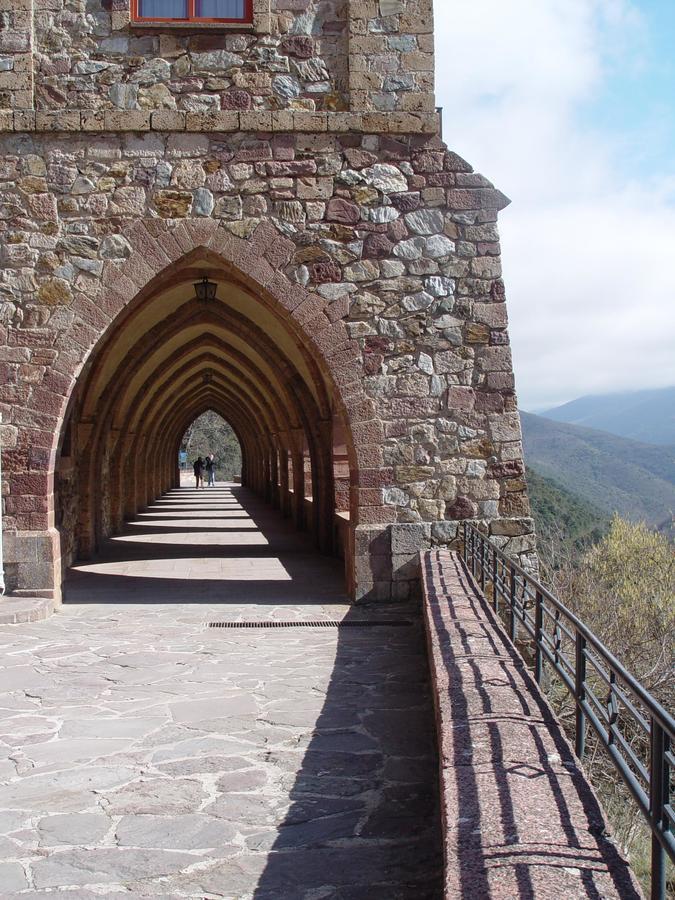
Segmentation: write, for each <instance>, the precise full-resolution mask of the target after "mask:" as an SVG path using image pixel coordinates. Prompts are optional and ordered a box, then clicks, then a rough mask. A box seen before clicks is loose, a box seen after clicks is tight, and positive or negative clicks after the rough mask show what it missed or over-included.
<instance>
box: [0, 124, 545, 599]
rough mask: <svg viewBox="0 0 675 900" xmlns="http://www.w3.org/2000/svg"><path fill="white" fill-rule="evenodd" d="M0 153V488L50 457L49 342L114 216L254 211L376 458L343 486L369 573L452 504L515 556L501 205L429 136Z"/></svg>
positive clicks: (110, 247) (160, 141)
mask: <svg viewBox="0 0 675 900" xmlns="http://www.w3.org/2000/svg"><path fill="white" fill-rule="evenodd" d="M0 150H1V152H2V160H3V162H2V168H1V171H0V175H1V179H2V180H1V182H0V203H1V206H0V215H2V217H3V218H2V219H1V220H0V221H1V222H2V228H3V232H4V234H3V238H4V240H3V250H2V254H3V257H2V263H3V273H2V281H1V282H0V292H1V294H2V299H3V306H2V309H3V318H2V325H1V326H0V345H2V346H0V360H1V362H2V371H3V376H4V377H3V382H4V383H3V386H2V389H1V390H0V401H1V403H2V411H3V419H4V421H6V422H9V423H11V426H10V427H11V428H13V429H14V431H13V432H12V433H13V434H14V435H15V439H16V446H15V447H14V448H10V449H8V450H7V451H6V454H5V459H6V466H7V470H8V479H9V480H10V481H9V483H10V484H12V481H11V479H12V478H15V479H17V480H16V482H15V483H16V484H17V485H20V484H22V481H21V477H22V474H21V473H24V472H25V471H26V470H33V469H37V470H39V469H40V468H43V466H44V463H42V465H41V463H40V459H36V460H35V461H33V458H32V454H35V453H36V452H38V449H39V448H43V450H42V452H43V453H44V454H47V455H48V454H49V449H50V448H51V447H52V446H53V443H54V430H55V429H57V428H59V427H60V426H59V423H58V421H57V419H56V418H55V417H54V415H53V411H54V408H55V407H56V406H57V404H56V402H55V401H56V399H57V398H58V397H60V396H62V395H63V394H64V393H66V392H67V391H68V390H69V385H70V382H69V380H68V379H69V378H71V377H72V376H73V374H74V373H73V372H72V371H71V367H72V362H71V358H70V357H69V355H68V353H67V352H66V350H65V349H64V348H66V347H67V346H68V344H69V342H71V341H75V342H78V341H80V337H79V335H80V333H86V334H87V336H89V335H90V334H91V333H92V328H97V327H100V326H97V325H95V324H94V323H93V322H92V321H91V315H92V314H93V312H94V310H93V309H92V306H91V304H92V302H93V304H94V307H95V305H96V302H97V301H96V297H97V296H98V295H99V293H100V289H101V288H100V280H101V274H102V272H103V269H104V266H105V265H106V264H107V263H110V262H111V261H115V262H116V263H117V264H118V265H123V263H124V260H125V259H126V258H127V257H128V256H129V255H130V254H131V252H132V247H131V245H130V242H129V241H128V240H127V238H126V237H125V233H126V231H127V230H128V229H129V228H131V227H132V226H133V225H134V223H137V222H138V221H139V220H147V221H148V222H152V221H153V220H157V219H163V220H167V224H168V225H169V226H170V227H173V225H174V224H178V223H180V221H182V220H187V219H189V220H195V217H196V218H197V220H198V219H199V217H202V218H208V219H215V220H217V222H218V223H219V224H220V227H221V228H223V229H224V230H225V231H227V232H229V233H231V234H233V235H235V236H237V237H244V238H248V237H250V236H251V235H253V234H254V233H255V231H256V229H257V228H258V227H259V226H260V225H261V223H263V222H269V223H270V224H271V225H272V226H273V228H274V230H275V233H281V234H283V235H284V236H285V239H287V240H289V241H290V242H291V246H292V247H293V248H294V250H293V253H292V255H291V256H290V257H289V259H288V262H287V264H285V265H284V268H283V274H284V275H285V276H286V277H287V278H288V279H289V281H290V283H296V284H297V285H298V286H301V287H303V288H305V289H307V290H309V291H310V292H311V293H313V294H315V295H316V296H317V297H318V298H321V300H322V302H325V303H326V304H327V305H328V306H327V308H328V309H329V311H330V312H329V317H330V318H331V319H332V320H338V321H341V322H343V323H344V327H345V329H346V333H347V336H348V338H349V339H350V341H351V342H352V343H353V345H354V346H355V348H357V352H358V354H359V356H360V359H361V364H362V366H363V371H364V373H365V377H364V380H363V389H364V391H365V394H366V395H367V397H368V398H369V400H370V401H372V408H373V409H374V411H375V412H374V419H373V422H372V424H370V425H369V428H370V429H371V430H373V429H375V430H376V431H377V433H375V431H373V434H372V435H371V438H370V442H371V443H373V444H379V445H380V446H381V463H380V464H379V465H378V467H377V470H376V471H374V472H373V474H372V475H371V476H369V478H370V481H369V482H368V483H363V484H362V485H361V488H362V489H361V493H360V501H359V502H360V515H361V518H362V522H363V524H377V525H380V526H390V525H391V526H395V528H394V529H393V531H392V533H391V534H392V536H391V542H392V543H391V544H381V543H380V544H379V545H377V546H379V547H381V548H382V552H381V553H378V552H377V546H376V547H375V549H373V544H372V540H371V539H372V535H366V536H365V538H364V540H366V541H367V542H368V547H369V548H370V549H368V550H367V551H365V550H363V548H361V549H359V547H358V546H357V548H356V556H357V558H358V557H360V558H361V560H362V565H364V566H367V567H368V568H369V572H370V574H369V575H368V577H369V578H370V579H371V580H374V581H376V580H378V577H377V571H378V569H379V568H382V567H384V568H386V567H387V566H388V567H389V569H390V570H391V566H392V564H393V568H394V570H395V571H396V572H397V573H398V575H399V578H400V579H401V580H404V581H407V582H410V581H412V580H413V579H414V577H415V571H414V570H415V567H416V553H417V551H418V550H419V549H420V548H421V547H425V546H431V545H432V543H434V544H437V543H446V542H448V541H452V540H453V539H454V537H455V535H456V530H457V523H458V522H459V521H461V520H463V519H473V520H479V521H483V522H485V523H486V525H487V526H488V527H489V529H490V531H491V533H492V534H493V535H494V536H495V537H496V539H497V540H498V542H499V543H500V544H501V545H502V546H504V547H505V548H506V549H507V551H509V552H512V553H514V554H516V555H519V556H521V558H523V559H524V561H525V562H527V561H528V559H529V555H530V554H531V552H532V550H533V536H532V522H531V519H530V518H529V508H528V503H527V498H526V486H525V481H524V469H523V463H522V446H521V441H520V425H519V418H518V413H517V408H516V397H515V392H514V383H513V373H512V363H511V355H510V350H509V346H508V334H507V316H506V307H505V303H504V300H505V291H504V285H503V282H502V280H501V264H500V259H499V243H498V235H497V228H496V220H497V213H498V210H499V209H500V208H501V207H503V206H504V205H505V203H506V200H505V198H504V197H503V195H501V194H500V193H499V192H498V191H496V190H495V189H494V188H493V187H492V186H491V185H490V184H489V182H487V181H486V180H485V179H484V178H482V177H481V176H479V175H476V174H475V173H473V172H472V171H471V169H470V167H469V166H468V165H467V164H466V163H465V162H464V161H463V160H462V159H461V158H460V157H458V156H457V155H456V154H454V153H451V152H448V151H447V150H446V149H445V148H444V146H443V145H442V143H441V142H440V141H439V140H438V139H437V138H429V137H428V136H423V135H397V136H387V135H375V134H345V135H331V134H328V133H324V134H300V133H299V134H293V135H291V134H284V135H273V134H269V133H258V134H242V133H239V134H232V135H218V134H184V133H183V134H180V133H179V134H172V133H152V134H147V135H141V134H134V133H130V134H112V133H111V134H104V135H101V136H88V137H87V138H86V139H85V138H83V137H79V136H77V135H72V134H71V135H67V134H64V135H44V134H21V135H13V136H6V137H4V138H3V139H2V142H1V143H0ZM84 304H86V307H84ZM83 308H86V309H88V310H91V312H88V313H84V312H83ZM59 348H60V349H59ZM50 392H54V397H53V399H52V400H51V401H50ZM38 456H39V452H38ZM36 483H38V482H36ZM39 484H40V485H41V484H42V482H41V481H39ZM23 492H24V493H25V492H26V488H25V487H24V488H23ZM17 499H18V498H14V499H13V498H12V497H10V498H8V501H7V502H8V505H7V507H6V513H7V517H6V522H5V525H6V527H7V528H8V529H9V530H12V529H16V530H18V531H22V530H35V529H37V528H40V527H45V526H46V525H47V521H48V515H47V510H46V508H43V506H42V505H41V504H42V500H40V498H39V497H36V498H35V504H36V505H37V508H35V507H34V506H33V505H31V502H30V501H29V500H28V499H25V500H24V501H23V505H21V504H18V505H17ZM10 501H12V502H10ZM368 510H370V513H368ZM106 515H107V514H106ZM378 556H380V557H381V558H379V559H378ZM392 561H393V562H392ZM362 576H363V578H365V577H366V576H365V573H362Z"/></svg>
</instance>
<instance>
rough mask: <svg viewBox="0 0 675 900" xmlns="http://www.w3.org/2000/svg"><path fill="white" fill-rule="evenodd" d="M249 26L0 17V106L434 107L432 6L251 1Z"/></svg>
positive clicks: (29, 12)
mask: <svg viewBox="0 0 675 900" xmlns="http://www.w3.org/2000/svg"><path fill="white" fill-rule="evenodd" d="M254 9H255V15H254V23H253V26H252V27H247V28H241V27H235V28H232V27H228V28H227V29H226V31H225V32H223V28H222V26H221V27H215V28H214V27H213V26H208V25H202V26H200V27H194V26H193V27H187V28H186V27H184V26H183V27H181V26H179V25H176V24H173V25H166V24H162V25H149V24H145V25H141V24H139V23H132V22H131V21H130V13H129V7H128V2H127V0H99V2H92V3H88V4H86V6H85V5H84V4H83V3H80V2H73V0H18V2H17V3H12V4H11V6H10V5H7V9H6V11H5V12H1V13H0V14H1V15H2V16H3V17H4V18H5V20H6V27H5V29H4V30H3V31H0V109H3V108H5V109H17V110H24V109H37V110H40V111H53V110H64V109H68V110H70V111H72V110H77V109H82V110H93V111H98V112H101V111H103V110H182V111H185V112H197V113H200V112H218V111H221V110H283V109H297V110H307V111H316V110H348V109H354V110H381V111H415V112H423V111H426V112H431V111H433V108H434V106H433V104H434V100H433V27H432V14H431V0H358V2H357V0H255V6H254Z"/></svg>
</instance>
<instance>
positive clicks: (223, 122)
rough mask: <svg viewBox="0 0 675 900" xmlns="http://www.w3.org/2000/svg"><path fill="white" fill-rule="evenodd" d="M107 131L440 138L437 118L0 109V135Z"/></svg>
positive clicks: (301, 112)
mask: <svg viewBox="0 0 675 900" xmlns="http://www.w3.org/2000/svg"><path fill="white" fill-rule="evenodd" d="M104 131H136V132H144V131H164V132H166V131H172V132H173V131H177V132H180V131H200V132H207V133H208V132H214V133H215V132H240V131H247V132H289V131H290V132H308V133H317V132H327V133H330V134H344V133H348V132H357V133H360V132H363V133H365V134H429V135H433V134H440V120H439V116H438V115H437V114H436V113H403V112H401V113H398V112H393V113H378V112H363V113H357V112H307V111H305V110H299V111H297V112H294V111H289V110H280V111H272V110H261V111H260V112H251V111H242V112H234V111H221V112H213V113H187V112H184V111H182V110H155V111H150V110H133V109H131V110H122V109H107V110H92V109H83V110H67V111H66V110H62V111H58V112H41V111H37V112H36V111H35V110H0V132H50V133H54V132H59V133H75V134H79V133H92V132H94V133H95V132H104Z"/></svg>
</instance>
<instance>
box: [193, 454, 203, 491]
mask: <svg viewBox="0 0 675 900" xmlns="http://www.w3.org/2000/svg"><path fill="white" fill-rule="evenodd" d="M192 469H193V471H194V473H195V482H196V484H195V487H197V488H198V487H199V486H200V485H201V486H202V487H204V460H203V459H202V458H201V456H198V457H197V459H196V460H195V461H194V465H193V467H192Z"/></svg>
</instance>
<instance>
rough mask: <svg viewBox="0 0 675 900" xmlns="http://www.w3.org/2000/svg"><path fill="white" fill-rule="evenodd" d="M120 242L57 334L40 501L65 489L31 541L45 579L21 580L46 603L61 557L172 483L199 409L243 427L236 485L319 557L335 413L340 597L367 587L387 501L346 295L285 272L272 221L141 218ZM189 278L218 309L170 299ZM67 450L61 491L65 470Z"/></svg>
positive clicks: (326, 547) (330, 543)
mask: <svg viewBox="0 0 675 900" xmlns="http://www.w3.org/2000/svg"><path fill="white" fill-rule="evenodd" d="M119 247H120V252H123V253H124V255H125V258H123V259H117V260H114V261H110V262H108V263H107V264H106V266H105V268H104V271H103V273H102V277H101V287H100V290H99V292H98V294H97V295H96V296H85V295H84V294H79V295H78V296H77V297H76V299H75V302H74V304H73V311H74V312H75V314H76V316H78V317H79V318H80V320H81V323H80V324H79V326H78V327H77V328H76V329H72V330H71V333H69V334H68V335H67V336H64V338H63V339H62V341H63V344H64V346H63V347H62V352H63V353H64V354H65V357H66V359H67V361H68V363H69V365H68V372H67V373H65V372H64V373H63V377H64V379H65V378H67V379H68V383H67V388H66V384H65V381H64V382H63V387H64V388H66V390H64V391H63V392H62V393H63V396H64V399H63V407H62V410H61V412H60V415H59V429H58V432H57V439H56V440H55V441H54V445H53V447H52V451H51V454H50V460H51V467H50V470H49V471H48V472H47V473H46V475H47V479H48V492H49V495H50V496H51V497H53V496H54V492H55V491H57V492H59V493H60V494H61V495H62V497H61V499H60V501H59V504H58V505H56V504H53V503H52V507H53V508H56V514H57V518H58V519H59V521H57V522H55V523H54V524H55V527H53V528H52V529H49V532H48V534H46V535H45V536H44V539H45V546H47V547H50V548H51V551H52V554H53V560H52V562H53V567H52V571H53V582H52V584H49V583H47V584H43V585H35V588H34V589H36V590H37V589H39V590H43V591H45V592H47V591H50V590H51V591H52V592H53V594H54V596H56V597H57V598H58V596H59V593H60V562H61V558H62V557H63V562H64V563H65V564H66V565H67V564H69V563H70V562H71V561H72V559H73V558H75V556H80V557H81V556H84V557H86V556H88V555H90V554H92V553H93V552H95V550H96V546H97V543H98V542H99V541H100V540H101V539H102V538H104V537H106V536H107V535H109V534H111V533H113V532H115V531H116V530H118V529H119V528H120V527H121V524H122V522H123V520H124V518H125V517H126V516H129V515H133V514H134V512H135V511H136V510H137V509H139V508H140V507H142V506H144V505H145V504H147V503H149V502H150V501H151V500H153V499H154V498H155V497H156V496H158V494H159V493H161V492H162V491H163V490H166V489H167V488H169V487H171V486H173V485H174V484H175V483H176V463H175V457H176V454H175V450H176V446H177V442H178V441H179V439H180V435H181V434H182V430H184V427H185V426H186V424H187V423H188V422H189V421H191V420H192V419H193V418H194V417H195V416H196V415H197V414H199V412H200V411H203V409H205V408H207V407H211V408H214V409H216V410H217V411H219V412H220V413H221V414H222V415H224V416H227V418H228V419H229V420H230V421H231V422H232V423H233V425H234V427H235V428H236V429H237V431H238V433H239V435H240V440H241V444H242V451H243V454H244V467H243V477H244V481H245V483H246V484H248V485H249V486H250V487H252V488H253V489H255V490H257V491H258V492H259V493H261V494H262V495H263V496H264V497H265V498H266V499H267V500H268V501H269V502H271V503H273V504H274V505H278V506H280V507H281V508H282V509H284V510H286V511H287V512H289V513H290V514H291V515H292V518H293V519H294V521H295V523H296V525H298V526H299V527H302V526H303V525H309V527H310V528H313V530H314V533H315V536H316V543H317V545H318V547H319V548H320V549H321V550H323V551H324V552H332V551H333V550H334V549H335V543H336V538H335V528H336V525H335V522H334V518H335V509H336V504H335V488H334V484H333V462H332V450H333V438H332V432H333V428H332V426H333V421H338V422H339V424H340V431H341V434H343V435H344V436H345V437H346V440H345V444H346V447H347V457H348V462H349V478H350V490H349V513H350V517H349V529H348V534H347V536H346V537H345V536H344V535H343V536H342V537H341V540H340V541H339V543H340V545H341V546H342V547H343V549H344V552H345V557H346V570H347V583H348V586H349V589H350V592H351V593H352V595H353V596H355V597H359V596H363V595H366V594H368V592H369V590H370V588H371V582H370V578H368V577H367V578H362V579H361V584H359V581H360V579H359V571H360V572H362V573H363V572H366V571H368V573H369V567H368V566H367V565H365V566H364V564H363V562H364V561H363V560H361V562H359V560H358V559H357V555H358V550H359V548H360V547H365V548H366V550H365V554H366V556H367V553H368V550H367V548H368V547H369V546H370V544H371V542H372V541H373V538H374V537H375V536H376V535H377V534H379V533H381V532H382V530H383V529H385V528H386V526H387V520H388V517H389V514H390V510H388V509H386V508H385V507H384V506H382V505H381V504H376V503H374V502H373V501H374V499H376V498H379V496H380V492H379V491H378V490H377V487H378V486H379V485H381V484H384V483H385V481H386V479H387V474H386V472H384V471H383V467H382V458H381V444H382V439H383V431H382V425H381V423H380V422H379V421H378V420H377V419H376V418H375V408H374V404H373V401H372V400H370V399H369V398H368V397H367V396H366V395H365V393H364V390H363V376H364V372H363V365H362V357H361V353H360V350H359V347H358V344H357V343H356V342H355V341H352V340H350V338H349V336H348V334H347V330H346V328H345V325H344V322H343V321H342V318H343V316H344V315H345V313H346V300H335V301H333V302H329V301H328V300H326V299H324V298H323V297H321V296H320V295H319V294H317V293H315V292H312V291H309V290H307V289H305V288H303V287H302V286H300V285H298V284H296V283H294V282H292V281H290V280H289V279H288V278H287V277H286V276H285V275H284V273H283V267H284V265H286V264H287V263H288V261H289V260H290V258H291V256H292V254H293V252H294V251H295V245H294V244H292V243H291V242H290V241H288V240H287V239H286V238H285V237H284V236H283V235H281V234H280V233H279V232H278V231H277V229H276V228H275V227H274V226H273V225H272V224H271V223H269V222H264V223H262V224H261V225H260V226H259V227H258V228H257V229H256V231H255V232H254V233H253V235H252V236H251V238H250V239H248V240H245V239H242V238H237V237H235V236H233V235H232V234H231V233H229V232H228V231H226V230H225V229H224V228H222V227H221V226H219V225H218V223H217V222H214V221H213V220H192V221H189V220H188V221H183V222H181V223H180V224H177V225H174V224H172V223H168V222H166V221H163V220H157V219H152V220H144V221H141V222H138V223H136V224H135V225H134V226H133V227H132V228H130V229H128V230H126V231H124V232H122V233H121V234H120V235H119ZM201 274H206V275H207V276H208V277H209V278H211V279H213V280H216V281H217V283H218V284H219V295H220V294H221V293H222V294H226V295H227V298H228V299H227V302H223V303H221V302H217V303H215V304H212V305H211V306H210V307H205V306H203V305H202V304H200V302H199V301H197V300H196V299H189V300H181V301H180V302H179V301H178V300H177V297H178V294H181V295H182V296H183V297H184V296H185V295H186V294H187V296H189V295H190V294H191V293H192V287H191V283H192V282H194V281H195V280H196V279H197V278H198V277H200V275H201ZM247 304H248V306H247ZM66 343H67V344H68V347H66V346H65V344H66ZM164 348H167V349H166V352H163V350H164ZM246 348H249V349H248V350H247V349H246ZM250 348H255V352H254V351H252V350H251V349H250ZM261 360H264V361H261ZM64 447H65V450H66V453H67V454H68V456H67V459H70V460H71V469H72V466H73V465H74V467H75V470H76V472H75V473H74V474H73V478H74V479H75V482H76V484H75V485H74V486H73V484H72V483H71V485H70V486H68V485H67V482H68V479H67V478H65V477H64V468H65V469H67V468H68V467H67V466H65V467H64V465H63V457H64ZM305 455H306V456H307V457H308V458H309V465H310V470H311V495H312V504H311V507H310V508H311V511H310V514H309V518H310V522H309V523H308V522H307V521H306V520H307V511H306V509H305V503H304V477H305V476H304V469H305ZM149 461H154V464H153V465H150V463H149ZM289 463H290V465H289ZM289 469H290V472H291V474H290V476H289ZM289 479H290V482H291V483H289ZM72 480H73V479H72V478H71V482H72ZM75 494H76V497H74V496H73V495H75ZM74 516H76V517H77V524H76V525H75V526H74V524H73V522H72V518H73V517H74ZM341 525H342V528H343V529H344V515H343V516H342V518H341ZM69 529H70V530H69ZM357 531H358V532H359V537H358V538H356V533H357ZM58 532H60V533H61V534H60V536H58ZM64 535H65V538H64ZM59 541H60V542H61V544H60V545H59ZM361 555H362V556H363V555H364V554H363V553H362V554H361ZM366 562H367V560H366ZM47 574H48V573H47V572H43V577H44V576H46V575H47Z"/></svg>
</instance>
